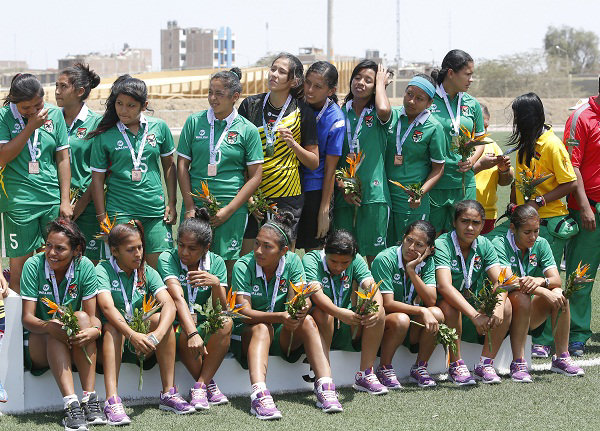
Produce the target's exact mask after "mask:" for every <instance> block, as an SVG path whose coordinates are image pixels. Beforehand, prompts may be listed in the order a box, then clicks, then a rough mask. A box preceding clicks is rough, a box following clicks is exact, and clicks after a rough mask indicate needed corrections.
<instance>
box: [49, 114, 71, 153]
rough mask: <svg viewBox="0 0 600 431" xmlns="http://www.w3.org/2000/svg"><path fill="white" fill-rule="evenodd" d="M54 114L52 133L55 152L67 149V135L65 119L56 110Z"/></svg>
mask: <svg viewBox="0 0 600 431" xmlns="http://www.w3.org/2000/svg"><path fill="white" fill-rule="evenodd" d="M55 112H56V114H55V115H53V117H54V118H53V120H54V133H55V138H54V139H56V150H57V151H60V150H64V149H65V148H69V135H68V134H67V125H66V124H65V117H63V115H62V112H61V111H60V110H59V109H58V108H56V110H55Z"/></svg>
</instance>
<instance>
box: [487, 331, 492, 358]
mask: <svg viewBox="0 0 600 431" xmlns="http://www.w3.org/2000/svg"><path fill="white" fill-rule="evenodd" d="M487 336H488V348H489V349H490V354H491V353H492V330H491V329H488V331H487Z"/></svg>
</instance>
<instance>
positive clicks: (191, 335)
mask: <svg viewBox="0 0 600 431" xmlns="http://www.w3.org/2000/svg"><path fill="white" fill-rule="evenodd" d="M194 335H200V334H198V331H194V332H192V333H191V334H189V335H188V336H187V339H188V340H190V339H191V338H192V337H193V336H194Z"/></svg>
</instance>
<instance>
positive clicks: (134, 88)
mask: <svg viewBox="0 0 600 431" xmlns="http://www.w3.org/2000/svg"><path fill="white" fill-rule="evenodd" d="M119 94H126V95H127V96H130V97H133V98H134V99H135V100H136V101H138V102H140V103H141V104H142V106H143V105H144V103H146V101H147V100H148V89H147V88H146V83H145V82H144V81H142V80H141V79H137V78H132V77H131V76H129V75H121V76H119V77H118V78H117V80H116V81H115V82H114V84H113V85H112V87H111V89H110V95H109V96H108V99H106V110H105V111H104V115H103V116H102V120H100V123H98V126H97V127H96V130H94V131H92V132H90V133H88V134H87V136H86V139H92V138H93V137H95V136H98V135H100V134H102V133H104V132H106V131H107V130H108V129H110V128H111V127H114V126H115V125H116V124H117V123H118V122H119V116H118V115H117V110H116V108H115V103H116V102H117V97H118V96H119Z"/></svg>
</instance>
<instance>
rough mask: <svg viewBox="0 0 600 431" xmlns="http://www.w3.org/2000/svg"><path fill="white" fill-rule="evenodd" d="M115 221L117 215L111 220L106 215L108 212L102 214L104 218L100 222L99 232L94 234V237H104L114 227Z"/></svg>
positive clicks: (106, 236)
mask: <svg viewBox="0 0 600 431" xmlns="http://www.w3.org/2000/svg"><path fill="white" fill-rule="evenodd" d="M116 222H117V216H115V218H113V219H112V220H111V219H110V218H109V217H108V214H104V220H102V221H101V222H100V232H99V233H98V234H97V235H96V239H106V238H108V234H109V233H110V231H111V230H112V228H113V227H115V224H116Z"/></svg>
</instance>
